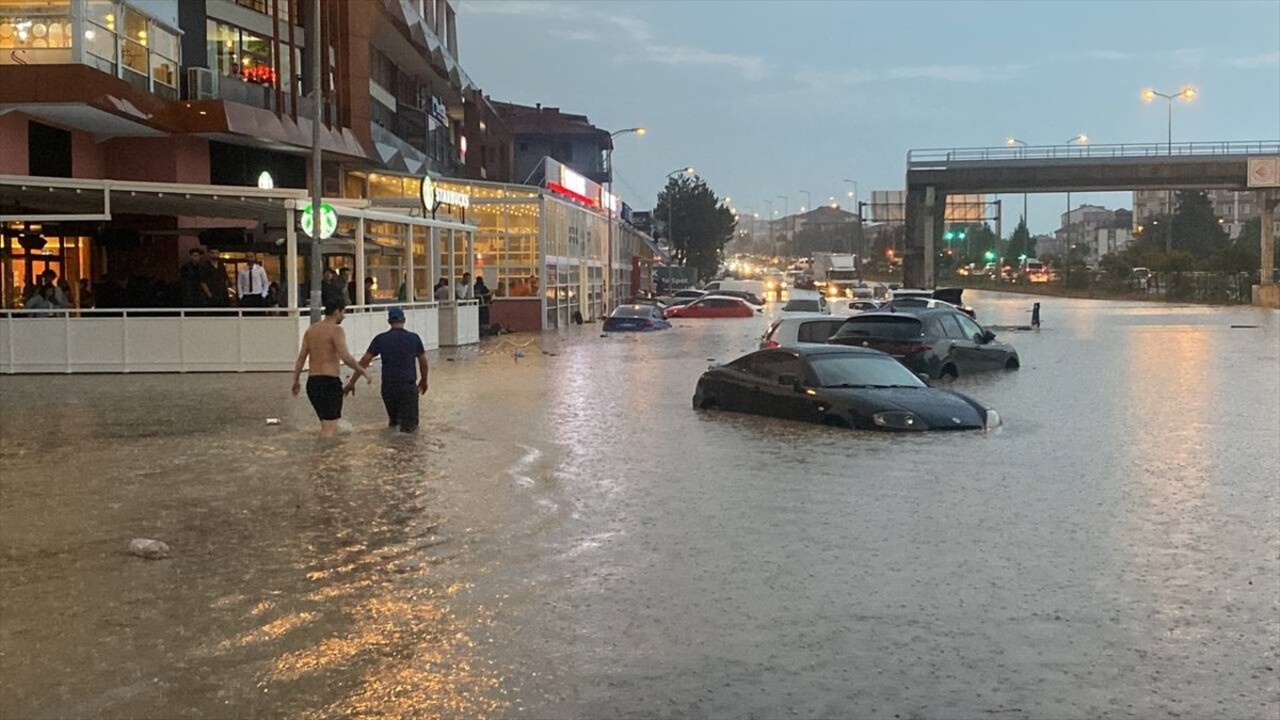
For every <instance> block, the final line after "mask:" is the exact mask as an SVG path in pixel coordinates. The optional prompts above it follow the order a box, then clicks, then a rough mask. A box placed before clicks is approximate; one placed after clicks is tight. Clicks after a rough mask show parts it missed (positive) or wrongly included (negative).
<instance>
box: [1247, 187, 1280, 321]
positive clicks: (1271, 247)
mask: <svg viewBox="0 0 1280 720" xmlns="http://www.w3.org/2000/svg"><path fill="white" fill-rule="evenodd" d="M1258 204H1260V205H1261V206H1262V228H1261V230H1262V233H1261V234H1262V238H1261V243H1262V263H1261V268H1260V270H1261V273H1259V276H1258V281H1259V284H1258V285H1254V286H1253V304H1254V305H1261V306H1262V307H1273V308H1280V284H1277V283H1276V282H1275V279H1274V278H1275V276H1274V273H1275V266H1276V207H1277V205H1280V190H1271V191H1259V192H1258Z"/></svg>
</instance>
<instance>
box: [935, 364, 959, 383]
mask: <svg viewBox="0 0 1280 720" xmlns="http://www.w3.org/2000/svg"><path fill="white" fill-rule="evenodd" d="M958 377H960V371H959V370H956V366H955V365H943V366H942V370H940V371H939V372H938V379H939V380H955V379H956V378H958Z"/></svg>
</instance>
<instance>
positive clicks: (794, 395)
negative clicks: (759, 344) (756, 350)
mask: <svg viewBox="0 0 1280 720" xmlns="http://www.w3.org/2000/svg"><path fill="white" fill-rule="evenodd" d="M763 356H764V357H761V358H760V359H759V362H758V363H757V364H756V367H757V368H758V371H759V373H760V375H761V379H762V380H763V382H762V383H761V384H760V387H759V392H757V393H756V394H755V396H754V397H755V408H756V409H755V412H757V413H758V414H760V415H769V416H771V417H776V418H782V419H784V420H812V419H814V417H816V410H815V402H814V396H812V395H809V394H807V393H805V392H797V391H796V386H795V384H794V383H792V382H786V383H784V382H783V380H784V379H790V378H799V380H800V382H801V383H805V382H806V375H807V373H806V370H805V364H804V361H803V360H801V359H800V358H799V357H798V356H797V355H795V354H794V353H792V352H788V351H786V350H775V351H771V352H767V353H763Z"/></svg>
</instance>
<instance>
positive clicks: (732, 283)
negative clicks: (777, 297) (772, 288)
mask: <svg viewBox="0 0 1280 720" xmlns="http://www.w3.org/2000/svg"><path fill="white" fill-rule="evenodd" d="M702 290H703V291H704V292H707V293H715V292H718V291H721V290H735V291H737V292H749V293H751V294H752V295H755V296H756V297H758V298H760V299H761V300H764V299H765V294H766V292H767V290H766V288H765V284H764V281H763V280H732V279H729V278H726V279H724V280H715V281H712V282H709V283H707V284H706V285H705V286H703V287H702Z"/></svg>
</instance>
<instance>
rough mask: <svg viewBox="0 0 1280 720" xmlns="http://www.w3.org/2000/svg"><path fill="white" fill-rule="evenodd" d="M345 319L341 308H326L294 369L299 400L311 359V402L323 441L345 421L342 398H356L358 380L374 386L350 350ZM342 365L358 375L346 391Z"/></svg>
mask: <svg viewBox="0 0 1280 720" xmlns="http://www.w3.org/2000/svg"><path fill="white" fill-rule="evenodd" d="M342 316H343V311H342V306H341V305H326V306H325V307H324V320H321V321H320V322H318V323H316V324H315V325H312V326H311V327H309V328H307V331H306V332H305V333H303V335H302V349H301V350H300V351H298V362H297V363H295V364H294V366H293V395H294V397H297V396H298V393H299V392H300V391H301V390H302V385H301V384H300V383H299V381H298V378H299V377H300V376H301V375H302V366H303V365H305V364H306V362H307V357H308V356H310V358H311V369H310V370H309V371H308V372H307V399H308V400H310V401H311V407H313V408H315V410H316V415H317V416H318V417H319V418H320V437H323V438H327V437H333V434H334V432H335V431H336V430H337V428H338V419H339V418H341V417H342V396H343V395H344V394H346V393H347V392H349V393H352V394H355V380H356V378H358V377H360V376H361V375H364V376H365V382H371V380H370V378H369V376H368V375H367V374H366V373H365V371H364V368H362V367H360V365H359V363H357V362H356V359H355V358H354V357H352V356H351V352H350V351H349V350H347V336H346V334H345V333H343V332H342V327H341V325H342ZM339 362H341V363H343V364H345V365H346V366H347V367H349V368H351V369H352V370H354V371H355V374H354V375H352V376H351V381H352V383H351V385H350V386H348V387H347V388H343V387H342V379H341V377H340V376H339V374H338V364H339ZM344 390H345V392H344Z"/></svg>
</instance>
